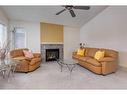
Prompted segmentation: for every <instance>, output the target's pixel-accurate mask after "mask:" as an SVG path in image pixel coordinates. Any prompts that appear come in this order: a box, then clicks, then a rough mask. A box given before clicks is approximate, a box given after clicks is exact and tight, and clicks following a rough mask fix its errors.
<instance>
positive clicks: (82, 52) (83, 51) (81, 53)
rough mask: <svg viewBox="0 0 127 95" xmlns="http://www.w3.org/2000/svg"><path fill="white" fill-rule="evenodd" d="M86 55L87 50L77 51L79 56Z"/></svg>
mask: <svg viewBox="0 0 127 95" xmlns="http://www.w3.org/2000/svg"><path fill="white" fill-rule="evenodd" d="M84 54H85V49H81V48H80V49H78V50H77V55H80V56H84Z"/></svg>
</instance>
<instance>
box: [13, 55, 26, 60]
mask: <svg viewBox="0 0 127 95" xmlns="http://www.w3.org/2000/svg"><path fill="white" fill-rule="evenodd" d="M13 59H15V60H25V59H26V57H24V56H20V57H15V58H13Z"/></svg>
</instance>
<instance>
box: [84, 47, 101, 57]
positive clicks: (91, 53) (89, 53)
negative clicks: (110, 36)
mask: <svg viewBox="0 0 127 95" xmlns="http://www.w3.org/2000/svg"><path fill="white" fill-rule="evenodd" d="M98 50H99V49H97V48H87V49H86V53H85V55H86V56H90V57H94V55H95V53H96V52H97V51H98Z"/></svg>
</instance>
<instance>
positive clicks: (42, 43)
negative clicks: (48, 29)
mask: <svg viewBox="0 0 127 95" xmlns="http://www.w3.org/2000/svg"><path fill="white" fill-rule="evenodd" d="M41 44H63V42H42V43H41Z"/></svg>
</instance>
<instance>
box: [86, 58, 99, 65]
mask: <svg viewBox="0 0 127 95" xmlns="http://www.w3.org/2000/svg"><path fill="white" fill-rule="evenodd" d="M86 62H88V63H90V64H92V65H94V66H101V63H99V62H98V61H97V60H96V59H93V58H89V59H88V60H86Z"/></svg>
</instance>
